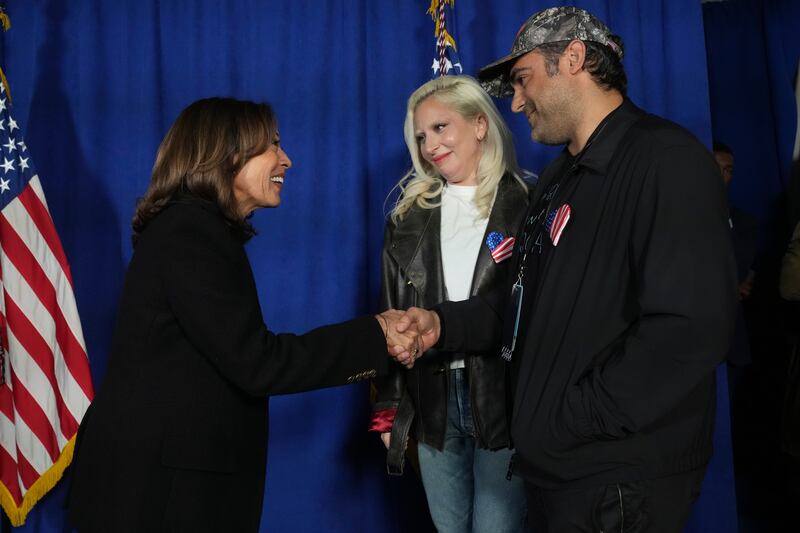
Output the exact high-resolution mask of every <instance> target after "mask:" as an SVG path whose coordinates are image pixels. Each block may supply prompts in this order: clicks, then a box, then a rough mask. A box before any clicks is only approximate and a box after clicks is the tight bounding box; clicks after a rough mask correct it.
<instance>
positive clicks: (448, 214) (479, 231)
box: [440, 184, 489, 368]
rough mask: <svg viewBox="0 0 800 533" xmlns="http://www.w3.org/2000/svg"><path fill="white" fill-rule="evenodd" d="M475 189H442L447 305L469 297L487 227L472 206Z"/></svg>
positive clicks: (458, 365)
mask: <svg viewBox="0 0 800 533" xmlns="http://www.w3.org/2000/svg"><path fill="white" fill-rule="evenodd" d="M477 189H478V187H477V186H475V185H473V186H470V185H450V184H448V185H446V186H445V187H444V189H443V190H442V207H441V219H442V228H441V235H440V239H441V247H442V270H443V271H444V285H445V288H446V289H447V297H448V299H449V300H450V301H451V302H459V301H461V300H466V299H468V298H469V297H470V289H471V288H472V275H473V274H474V273H475V263H476V262H477V260H478V253H479V252H480V251H481V246H483V245H484V244H483V236H484V234H485V233H486V226H487V225H488V224H489V219H488V218H479V212H478V209H477V208H476V207H475V204H474V203H473V199H474V198H475V191H476V190H477ZM450 368H464V360H463V359H461V360H458V361H453V363H451V365H450Z"/></svg>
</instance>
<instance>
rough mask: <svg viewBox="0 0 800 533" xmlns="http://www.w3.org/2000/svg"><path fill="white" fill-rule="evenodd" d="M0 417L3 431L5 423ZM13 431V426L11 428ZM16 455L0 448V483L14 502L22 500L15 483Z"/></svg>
mask: <svg viewBox="0 0 800 533" xmlns="http://www.w3.org/2000/svg"><path fill="white" fill-rule="evenodd" d="M3 418H4V417H2V416H0V429H5V425H6V424H5V423H4V421H3ZM11 429H12V431H13V429H14V426H13V425H12V426H11ZM15 449H16V447H15ZM15 457H16V453H10V452H9V451H8V450H7V449H6V447H5V446H0V482H2V483H3V485H5V486H6V489H8V492H9V493H11V497H12V498H14V500H16V501H21V500H22V493H21V492H20V488H19V482H18V481H17V461H16V459H15Z"/></svg>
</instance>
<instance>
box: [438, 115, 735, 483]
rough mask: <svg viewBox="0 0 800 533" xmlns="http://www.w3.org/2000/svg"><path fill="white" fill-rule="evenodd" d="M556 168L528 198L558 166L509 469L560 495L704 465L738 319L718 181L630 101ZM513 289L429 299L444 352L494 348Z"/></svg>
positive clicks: (527, 323)
mask: <svg viewBox="0 0 800 533" xmlns="http://www.w3.org/2000/svg"><path fill="white" fill-rule="evenodd" d="M568 161H569V162H571V161H572V160H571V159H570V158H569V157H568V154H566V153H564V154H562V156H561V157H560V158H559V159H557V160H556V161H555V162H554V163H552V164H551V165H550V166H549V167H548V169H547V170H546V171H545V172H544V173H543V175H542V177H541V179H540V181H539V184H538V187H537V191H536V194H534V196H533V198H532V202H531V205H534V206H535V205H536V204H537V202H538V196H539V195H540V194H541V193H540V191H545V190H547V189H548V184H549V183H551V182H552V181H553V180H554V179H556V178H557V177H558V176H557V175H558V174H559V172H562V171H564V170H566V169H567V168H569V170H568V174H567V176H566V178H565V180H564V181H562V184H561V187H560V188H559V192H558V195H557V197H556V199H555V201H554V202H553V204H552V205H553V206H554V208H556V207H557V206H560V205H563V204H569V205H570V206H571V209H572V214H571V218H570V220H569V222H568V223H567V225H566V227H565V229H564V230H563V233H562V234H561V238H560V241H559V243H558V246H555V247H554V246H553V245H552V243H551V241H550V238H549V236H547V237H546V239H545V241H546V242H545V246H548V247H549V249H548V250H546V251H545V255H544V256H543V257H544V263H543V264H542V265H541V270H540V272H539V276H538V277H537V279H533V280H531V279H526V280H525V285H526V288H525V293H526V295H525V302H524V307H525V311H524V314H523V316H522V319H521V322H520V328H521V330H522V331H521V337H520V338H519V339H518V345H517V347H516V350H515V352H514V354H513V359H512V367H513V372H512V374H513V377H512V379H513V380H515V396H514V406H513V413H512V428H511V433H512V438H513V441H514V445H515V447H516V451H517V454H518V457H517V461H516V462H515V465H514V469H515V472H517V473H519V474H521V475H522V476H523V477H524V478H526V479H527V480H529V481H530V482H532V483H534V484H536V485H539V486H542V487H546V488H566V487H590V486H597V485H603V484H609V483H616V482H626V481H633V480H640V479H648V478H655V477H659V476H663V475H669V474H674V473H679V472H683V471H688V470H691V469H695V468H698V467H701V466H703V465H705V464H706V463H707V462H708V459H709V457H710V455H711V437H712V429H713V423H714V412H715V402H716V395H715V381H714V371H715V367H716V366H717V365H718V364H719V363H720V362H721V361H722V360H723V358H724V356H725V353H726V351H727V348H728V343H729V339H730V336H731V333H732V328H733V319H734V311H735V309H736V307H735V306H736V269H735V263H734V258H733V253H732V249H731V241H730V235H729V234H728V233H729V227H728V213H727V207H726V200H725V192H724V190H723V185H722V180H721V178H720V176H719V170H718V169H717V167H716V166H715V163H714V160H713V158H712V157H711V155H710V153H709V152H708V151H707V150H706V148H705V147H704V146H703V145H702V144H701V143H700V142H698V141H697V139H695V138H694V137H693V136H692V135H691V134H690V133H689V132H688V131H686V130H684V129H683V128H681V127H679V126H677V125H676V124H673V123H671V122H669V121H667V120H664V119H662V118H659V117H656V116H653V115H648V114H645V113H644V112H642V111H641V110H639V109H638V108H636V107H635V106H634V105H633V104H632V103H630V102H629V101H627V100H626V101H625V102H624V103H623V104H622V105H621V106H620V108H618V109H617V110H616V111H615V112H614V114H613V115H612V116H610V118H609V120H608V121H607V123H606V124H605V128H604V130H603V131H600V132H599V134H598V135H597V138H596V139H595V141H594V142H593V143H592V144H591V145H590V146H589V147H588V148H587V149H586V150H585V153H584V154H582V156H581V157H580V158H578V159H577V163H575V164H573V165H572V166H571V168H570V165H569V163H568ZM517 240H518V241H519V240H520V239H519V238H518V239H517ZM515 255H516V257H517V261H516V262H518V261H519V255H520V254H519V253H518V250H516V251H515ZM514 272H516V266H515V269H514ZM511 283H512V281H510V280H509V281H508V282H507V285H506V286H505V287H501V288H500V289H499V290H497V291H495V293H493V294H491V295H487V296H485V297H481V296H478V297H476V298H471V299H470V300H467V301H465V302H455V303H452V302H447V303H444V304H441V305H440V306H439V308H438V310H439V312H440V315H441V316H442V317H443V322H444V335H443V337H442V338H441V339H440V341H439V346H440V347H441V349H444V350H451V351H459V350H481V349H484V348H485V347H487V346H490V345H493V344H495V343H496V342H497V339H498V338H499V336H500V331H501V325H502V322H503V320H502V315H503V312H504V310H505V302H506V301H507V299H508V294H509V292H510V287H511Z"/></svg>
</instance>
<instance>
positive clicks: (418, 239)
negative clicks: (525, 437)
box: [373, 175, 528, 471]
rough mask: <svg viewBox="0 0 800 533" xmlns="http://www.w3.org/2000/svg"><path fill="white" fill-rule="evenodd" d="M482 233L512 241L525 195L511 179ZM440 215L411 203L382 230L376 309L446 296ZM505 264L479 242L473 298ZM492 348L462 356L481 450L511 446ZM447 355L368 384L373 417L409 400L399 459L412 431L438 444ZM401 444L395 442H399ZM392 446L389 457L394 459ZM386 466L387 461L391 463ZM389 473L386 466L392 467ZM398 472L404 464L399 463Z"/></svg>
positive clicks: (432, 355)
mask: <svg viewBox="0 0 800 533" xmlns="http://www.w3.org/2000/svg"><path fill="white" fill-rule="evenodd" d="M498 187H499V189H498V192H497V197H496V199H495V203H494V207H493V209H492V213H491V215H490V217H489V223H488V226H487V228H486V235H488V234H489V233H491V232H493V231H496V232H499V233H501V234H502V235H503V236H504V237H507V236H513V235H515V233H516V231H517V227H518V226H519V223H520V222H521V221H522V218H523V217H524V216H525V211H526V209H527V206H528V192H527V190H525V189H523V187H522V186H521V185H520V184H519V182H518V181H517V180H515V179H514V178H513V177H511V176H508V175H506V176H503V178H502V179H501V180H500V184H499V186H498ZM440 214H441V210H440V209H439V208H436V209H422V208H420V207H418V206H416V205H415V206H414V207H412V208H411V210H410V211H409V212H408V213H407V214H406V217H405V218H404V219H403V220H402V221H400V222H399V223H398V224H397V225H395V224H394V223H393V222H392V221H389V222H388V223H387V225H386V232H385V240H384V246H383V262H382V263H383V278H382V286H381V308H382V309H390V308H394V309H406V308H408V307H411V306H417V307H431V306H433V305H436V304H438V303H440V302H442V301H444V300H445V299H446V292H445V285H444V273H443V270H442V257H441V247H440V244H439V235H440ZM511 263H513V261H511V260H506V261H503V262H501V263H500V264H495V263H494V261H493V260H492V257H491V254H490V251H489V248H488V247H487V246H486V244H485V237H484V240H483V244H482V245H481V251H480V253H479V254H478V260H477V262H476V263H475V272H474V275H473V279H472V289H471V294H472V295H475V294H477V293H478V292H482V291H488V290H491V289H492V287H495V286H497V284H502V283H505V282H506V278H507V276H508V274H509V273H508V271H507V270H508V265H510V264H511ZM497 348H498V349H497V350H494V351H492V352H489V353H484V354H466V356H465V363H466V371H467V375H468V380H469V388H470V400H471V404H472V416H473V421H474V428H475V439H476V441H477V442H478V445H479V446H480V447H482V448H489V449H498V448H503V447H509V446H510V444H511V442H510V435H509V430H508V413H507V409H508V406H507V405H506V404H507V402H506V370H507V369H506V363H505V362H504V361H503V360H502V359H501V358H500V356H499V346H498V347H497ZM451 359H452V354H449V353H438V352H437V351H436V350H429V351H428V352H426V353H425V354H424V356H423V357H421V358H420V359H419V360H418V361H417V362H416V363H415V365H414V368H412V369H411V370H406V369H404V368H403V367H402V366H400V365H397V364H393V365H392V366H393V368H392V369H391V370H390V372H389V375H388V376H386V377H383V378H379V379H376V380H375V381H374V384H375V388H376V391H377V396H376V402H375V405H374V406H373V413H376V412H378V411H382V410H385V409H391V408H398V407H399V406H400V405H401V401H402V400H403V397H404V396H406V395H407V396H409V397H410V400H411V402H410V405H409V402H408V401H406V402H405V404H406V405H405V407H404V408H402V409H399V410H398V412H397V415H396V417H395V420H394V426H393V428H392V448H393V449H394V452H395V455H397V454H398V453H399V454H400V456H402V453H403V450H402V449H398V448H401V447H404V446H405V439H404V438H403V439H395V438H394V436H395V434H397V433H398V431H397V430H398V428H397V426H398V425H400V427H401V428H403V427H404V428H405V429H406V431H400V432H399V434H402V435H405V434H406V433H407V432H408V428H409V426H411V428H410V429H411V432H412V434H413V435H414V436H415V437H416V439H417V440H418V441H420V442H424V443H425V444H428V445H430V446H434V447H435V448H437V449H440V450H441V449H442V448H443V446H444V436H445V428H446V421H447V412H446V406H447V384H448V375H449V372H450V369H449V363H450V360H451ZM398 440H399V441H400V442H397V441H398ZM392 451H393V450H392V449H390V452H389V456H390V457H391V456H392ZM390 463H391V460H390ZM389 466H390V471H392V465H391V464H390V465H389ZM400 468H402V465H401V466H400Z"/></svg>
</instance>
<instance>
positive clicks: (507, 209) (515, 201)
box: [470, 175, 527, 296]
mask: <svg viewBox="0 0 800 533" xmlns="http://www.w3.org/2000/svg"><path fill="white" fill-rule="evenodd" d="M526 198H527V192H526V191H525V190H524V189H523V188H522V187H520V186H519V185H518V184H517V183H516V180H515V179H514V178H513V177H511V176H509V175H505V176H503V177H502V179H501V180H500V184H499V185H498V188H497V197H496V198H495V200H494V207H493V208H492V213H491V215H489V223H488V225H487V226H486V233H485V234H484V236H483V242H481V250H480V252H478V260H477V261H476V262H475V271H474V274H473V276H472V290H471V291H470V294H471V295H473V296H474V295H476V294H477V293H478V291H479V290H480V289H482V288H483V287H484V286H486V285H487V284H488V283H489V282H490V281H491V280H492V278H493V277H494V275H495V269H494V268H492V263H493V262H494V260H493V259H492V253H491V251H490V250H489V247H488V246H487V245H486V237H487V236H488V235H489V234H490V233H492V232H493V231H496V232H498V233H501V234H502V235H503V237H514V236H516V233H517V230H518V229H519V228H517V227H514V225H515V221H516V220H519V218H520V210H523V209H526V207H527V202H526ZM510 260H511V259H510V258H509V259H506V261H510Z"/></svg>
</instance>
